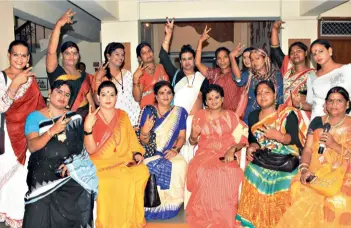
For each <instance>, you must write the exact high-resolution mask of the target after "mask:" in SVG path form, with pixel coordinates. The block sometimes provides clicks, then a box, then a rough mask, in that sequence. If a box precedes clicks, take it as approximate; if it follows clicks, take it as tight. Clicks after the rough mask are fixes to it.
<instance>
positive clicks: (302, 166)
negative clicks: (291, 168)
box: [297, 163, 310, 171]
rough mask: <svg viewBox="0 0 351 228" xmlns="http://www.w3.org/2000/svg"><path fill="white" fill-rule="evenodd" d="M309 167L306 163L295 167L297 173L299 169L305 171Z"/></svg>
mask: <svg viewBox="0 0 351 228" xmlns="http://www.w3.org/2000/svg"><path fill="white" fill-rule="evenodd" d="M309 167H310V166H309V165H308V164H307V163H301V164H300V165H299V166H298V167H297V169H298V170H299V171H301V169H303V168H305V169H308V168H309Z"/></svg>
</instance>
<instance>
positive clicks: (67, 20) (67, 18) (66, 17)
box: [56, 9, 76, 27]
mask: <svg viewBox="0 0 351 228" xmlns="http://www.w3.org/2000/svg"><path fill="white" fill-rule="evenodd" d="M75 14H76V12H72V9H69V10H67V11H66V13H65V14H63V15H62V16H61V18H60V19H59V20H58V21H57V22H56V24H58V25H60V26H61V27H62V26H64V25H65V24H72V23H73V22H72V17H73V16H74V15H75Z"/></svg>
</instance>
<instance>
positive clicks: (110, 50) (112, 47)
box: [104, 42, 125, 80]
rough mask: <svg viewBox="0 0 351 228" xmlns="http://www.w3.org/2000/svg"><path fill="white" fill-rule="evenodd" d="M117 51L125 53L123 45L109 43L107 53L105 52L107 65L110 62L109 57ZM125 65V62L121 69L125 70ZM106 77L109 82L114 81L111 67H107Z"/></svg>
mask: <svg viewBox="0 0 351 228" xmlns="http://www.w3.org/2000/svg"><path fill="white" fill-rule="evenodd" d="M117 49H122V50H123V52H124V53H125V50H124V45H123V44H121V43H118V42H112V43H109V44H108V45H107V46H106V48H105V51H104V57H105V64H106V63H107V62H108V58H107V55H110V56H111V54H112V53H113V52H114V51H115V50H117ZM123 65H124V61H123V63H122V66H121V69H122V68H123ZM106 77H107V78H108V80H112V75H111V71H110V67H109V66H107V67H106Z"/></svg>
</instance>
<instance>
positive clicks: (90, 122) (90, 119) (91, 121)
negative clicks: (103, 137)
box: [84, 105, 100, 132]
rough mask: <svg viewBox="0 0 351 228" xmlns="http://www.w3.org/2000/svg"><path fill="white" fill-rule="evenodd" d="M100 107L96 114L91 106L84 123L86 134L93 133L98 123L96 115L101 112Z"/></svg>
mask: <svg viewBox="0 0 351 228" xmlns="http://www.w3.org/2000/svg"><path fill="white" fill-rule="evenodd" d="M99 110H100V107H98V108H97V109H96V110H95V111H94V112H93V111H92V107H91V105H90V106H89V113H88V115H87V117H85V121H84V130H85V131H86V132H91V131H92V130H93V127H94V125H95V123H96V120H97V117H96V114H97V113H98V112H99Z"/></svg>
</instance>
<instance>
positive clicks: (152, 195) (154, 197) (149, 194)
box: [144, 174, 161, 207]
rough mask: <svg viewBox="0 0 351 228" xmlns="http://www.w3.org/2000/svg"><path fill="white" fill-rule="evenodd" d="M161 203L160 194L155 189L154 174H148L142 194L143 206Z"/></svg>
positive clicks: (154, 205) (153, 205)
mask: <svg viewBox="0 0 351 228" xmlns="http://www.w3.org/2000/svg"><path fill="white" fill-rule="evenodd" d="M159 205H161V200H160V196H159V194H158V191H157V184H156V175H155V174H150V177H149V180H148V181H147V184H146V188H145V195H144V207H158V206H159Z"/></svg>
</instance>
